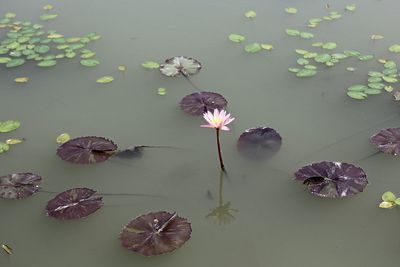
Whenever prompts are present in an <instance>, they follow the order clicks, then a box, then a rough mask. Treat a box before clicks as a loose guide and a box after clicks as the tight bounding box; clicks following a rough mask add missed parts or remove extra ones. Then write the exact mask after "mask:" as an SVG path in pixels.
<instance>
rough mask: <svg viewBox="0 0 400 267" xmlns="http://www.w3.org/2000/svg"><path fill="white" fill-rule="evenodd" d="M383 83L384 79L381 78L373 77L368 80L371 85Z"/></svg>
mask: <svg viewBox="0 0 400 267" xmlns="http://www.w3.org/2000/svg"><path fill="white" fill-rule="evenodd" d="M381 81H382V78H381V77H371V78H368V82H369V83H380V82H381Z"/></svg>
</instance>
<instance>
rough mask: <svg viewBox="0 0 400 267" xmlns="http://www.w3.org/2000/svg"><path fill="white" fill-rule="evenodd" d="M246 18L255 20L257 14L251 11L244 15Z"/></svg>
mask: <svg viewBox="0 0 400 267" xmlns="http://www.w3.org/2000/svg"><path fill="white" fill-rule="evenodd" d="M244 16H245V17H246V18H255V17H256V16H257V13H256V12H255V11H254V10H249V11H247V12H246V13H244Z"/></svg>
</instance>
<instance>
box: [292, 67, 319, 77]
mask: <svg viewBox="0 0 400 267" xmlns="http://www.w3.org/2000/svg"><path fill="white" fill-rule="evenodd" d="M315 74H317V71H316V70H310V69H302V70H300V71H298V72H297V73H296V76H297V77H301V78H303V77H311V76H314V75H315Z"/></svg>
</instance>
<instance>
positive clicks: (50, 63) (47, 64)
mask: <svg viewBox="0 0 400 267" xmlns="http://www.w3.org/2000/svg"><path fill="white" fill-rule="evenodd" d="M56 64H57V61H55V60H52V59H48V60H43V61H40V62H39V63H38V64H37V65H38V66H39V67H44V68H45V67H52V66H54V65H56Z"/></svg>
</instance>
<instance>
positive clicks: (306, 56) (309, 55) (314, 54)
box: [303, 52, 318, 58]
mask: <svg viewBox="0 0 400 267" xmlns="http://www.w3.org/2000/svg"><path fill="white" fill-rule="evenodd" d="M316 56H318V53H315V52H309V53H306V54H304V56H303V57H304V58H315V57H316Z"/></svg>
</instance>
